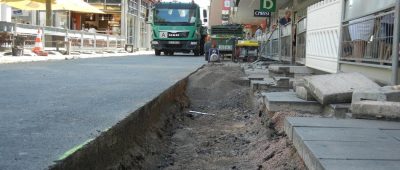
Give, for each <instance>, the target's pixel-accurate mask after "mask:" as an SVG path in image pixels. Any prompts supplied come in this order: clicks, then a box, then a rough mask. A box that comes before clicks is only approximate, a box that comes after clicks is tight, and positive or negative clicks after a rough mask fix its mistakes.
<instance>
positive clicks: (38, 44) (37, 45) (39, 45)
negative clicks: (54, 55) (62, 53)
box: [32, 28, 48, 56]
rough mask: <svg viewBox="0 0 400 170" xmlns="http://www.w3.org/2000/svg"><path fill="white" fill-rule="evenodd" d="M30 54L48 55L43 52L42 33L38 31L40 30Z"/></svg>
mask: <svg viewBox="0 0 400 170" xmlns="http://www.w3.org/2000/svg"><path fill="white" fill-rule="evenodd" d="M32 52H34V53H36V54H37V55H39V56H47V55H48V53H46V52H44V51H43V43H42V33H41V31H40V28H39V29H38V34H37V36H36V39H35V47H34V48H33V49H32Z"/></svg>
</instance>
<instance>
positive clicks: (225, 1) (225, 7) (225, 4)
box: [222, 0, 231, 10]
mask: <svg viewBox="0 0 400 170" xmlns="http://www.w3.org/2000/svg"><path fill="white" fill-rule="evenodd" d="M222 3H223V6H222V10H230V9H231V0H223V1H222Z"/></svg>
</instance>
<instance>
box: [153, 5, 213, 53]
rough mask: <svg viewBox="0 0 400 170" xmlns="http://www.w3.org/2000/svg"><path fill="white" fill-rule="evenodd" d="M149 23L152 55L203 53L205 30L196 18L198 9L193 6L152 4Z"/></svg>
mask: <svg viewBox="0 0 400 170" xmlns="http://www.w3.org/2000/svg"><path fill="white" fill-rule="evenodd" d="M152 10H153V18H152V21H151V25H152V30H153V35H152V41H151V47H152V48H153V49H154V51H155V55H160V54H161V52H163V53H164V54H165V55H173V54H174V53H175V52H184V53H190V52H193V53H194V55H196V56H198V55H203V54H204V49H203V46H204V41H205V37H206V32H207V31H205V29H206V28H205V27H203V26H202V21H201V19H200V7H199V6H198V5H197V4H196V3H181V2H159V3H157V4H155V5H154V8H153V9H152Z"/></svg>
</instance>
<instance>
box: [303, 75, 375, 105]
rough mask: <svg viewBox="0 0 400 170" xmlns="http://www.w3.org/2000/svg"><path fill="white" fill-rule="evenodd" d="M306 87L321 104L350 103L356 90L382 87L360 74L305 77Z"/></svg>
mask: <svg viewBox="0 0 400 170" xmlns="http://www.w3.org/2000/svg"><path fill="white" fill-rule="evenodd" d="M304 80H305V82H304V86H305V87H306V88H307V90H308V91H309V92H310V93H311V94H312V95H313V96H314V98H315V99H316V100H318V101H319V102H320V103H321V104H323V105H326V104H332V103H350V102H351V98H352V94H353V92H354V91H356V90H361V89H371V88H379V87H380V86H379V85H378V84H376V83H375V82H373V81H372V80H370V79H368V78H367V77H365V76H364V75H362V74H360V73H339V74H328V75H318V76H306V77H304Z"/></svg>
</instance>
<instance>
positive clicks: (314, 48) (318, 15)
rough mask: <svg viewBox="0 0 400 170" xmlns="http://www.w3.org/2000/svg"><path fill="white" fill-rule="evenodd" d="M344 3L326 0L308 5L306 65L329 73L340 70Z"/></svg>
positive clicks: (340, 0) (338, 0)
mask: <svg viewBox="0 0 400 170" xmlns="http://www.w3.org/2000/svg"><path fill="white" fill-rule="evenodd" d="M342 3H343V0H325V1H321V2H319V3H316V4H314V5H312V6H310V7H308V10H307V30H306V31H307V34H306V36H307V42H306V43H307V46H306V62H305V64H306V66H308V67H311V68H315V69H318V70H322V71H326V72H329V73H336V72H337V71H338V61H339V35H340V31H341V29H340V22H341V13H342Z"/></svg>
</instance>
